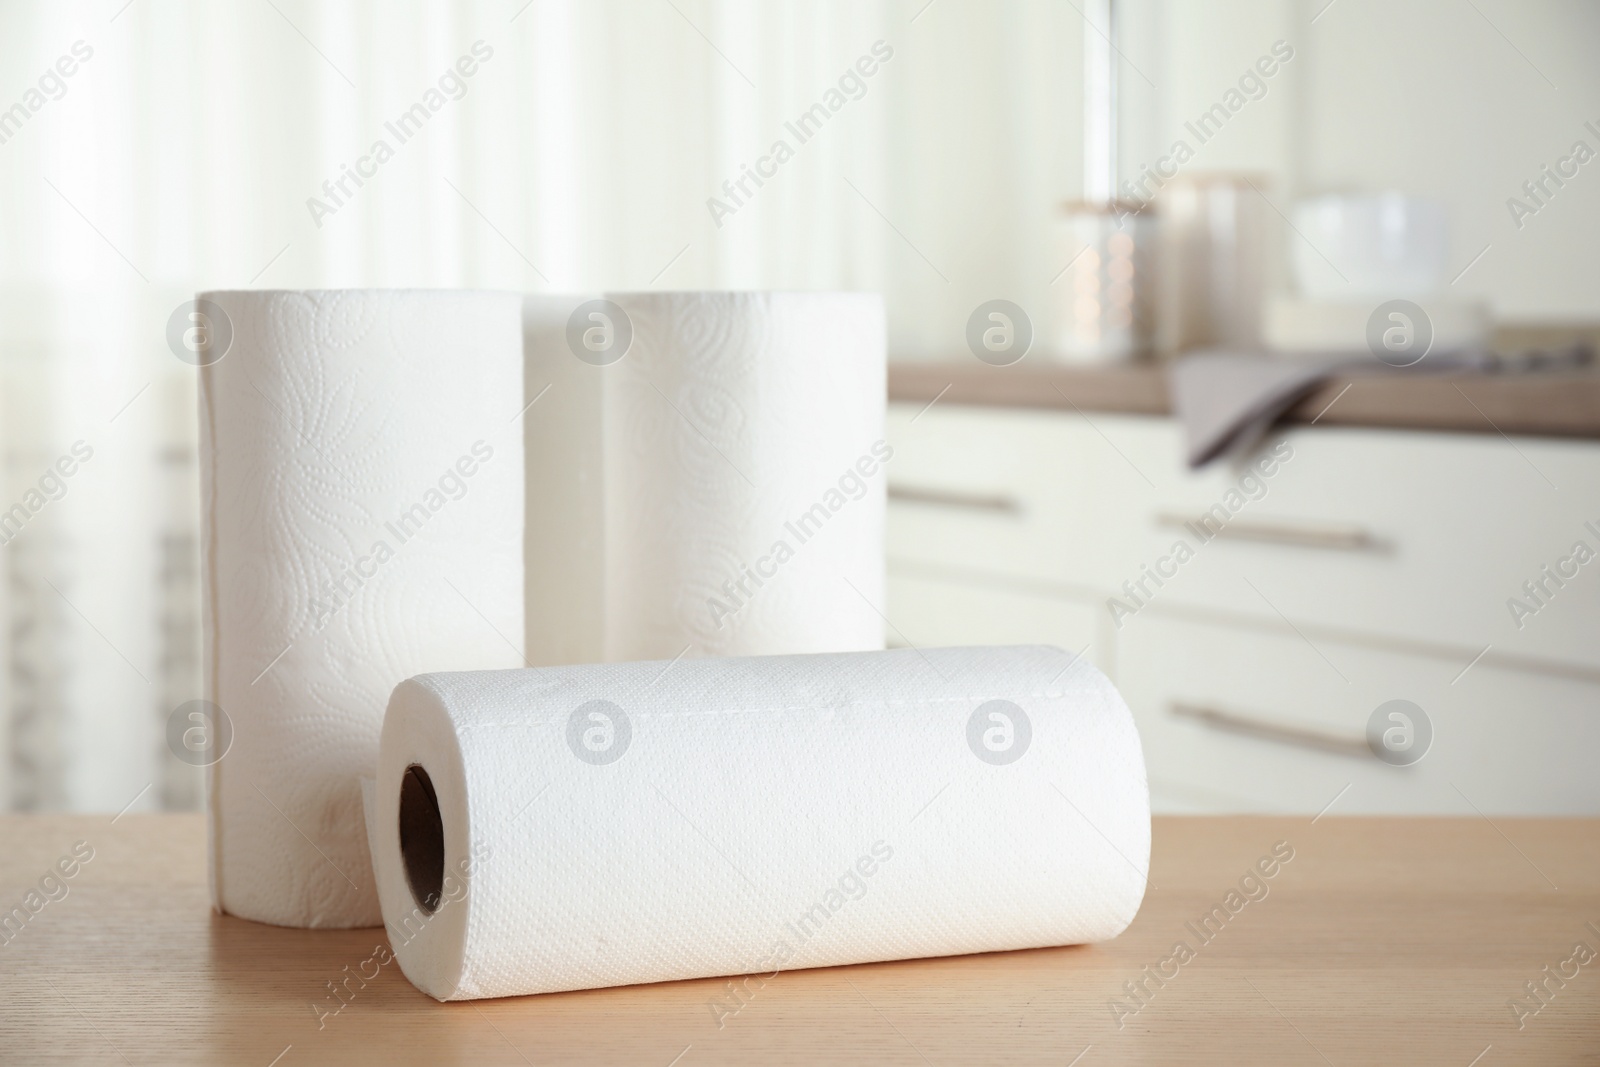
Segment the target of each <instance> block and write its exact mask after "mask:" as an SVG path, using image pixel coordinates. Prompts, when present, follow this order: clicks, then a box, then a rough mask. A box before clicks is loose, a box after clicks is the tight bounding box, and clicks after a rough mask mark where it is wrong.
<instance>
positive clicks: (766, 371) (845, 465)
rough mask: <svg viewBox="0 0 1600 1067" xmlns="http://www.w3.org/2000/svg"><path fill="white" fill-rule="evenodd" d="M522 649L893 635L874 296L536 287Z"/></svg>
mask: <svg viewBox="0 0 1600 1067" xmlns="http://www.w3.org/2000/svg"><path fill="white" fill-rule="evenodd" d="M524 316H525V330H526V334H527V349H528V372H527V390H528V392H527V399H528V400H529V401H535V406H534V407H532V408H531V409H530V412H529V417H528V419H527V432H528V441H527V454H528V457H529V467H528V556H527V576H528V578H527V581H528V590H527V601H528V605H529V616H528V656H529V660H530V661H531V662H533V663H536V664H538V663H544V664H556V663H590V662H601V661H615V660H639V659H653V658H663V659H667V658H672V657H674V656H679V655H687V656H691V657H693V656H711V655H716V656H732V655H761V654H769V653H791V652H827V651H849V650H860V649H881V648H882V647H883V619H882V617H881V616H879V615H878V613H877V611H878V609H881V608H882V607H883V585H884V579H883V566H884V563H883V551H884V550H883V524H884V501H885V482H886V479H887V470H886V467H885V465H886V464H887V463H888V462H889V460H890V457H891V456H892V450H891V448H890V447H889V445H888V444H887V442H886V441H885V440H884V390H885V361H884V318H883V302H882V299H881V298H880V297H878V296H877V295H876V294H866V293H609V294H605V295H604V296H601V295H598V294H591V295H587V296H560V297H554V296H536V297H530V298H529V299H528V302H527V305H526V308H525V312H524Z"/></svg>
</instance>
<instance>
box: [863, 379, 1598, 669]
mask: <svg viewBox="0 0 1600 1067" xmlns="http://www.w3.org/2000/svg"><path fill="white" fill-rule="evenodd" d="M916 414H917V409H915V408H911V407H910V406H902V405H894V406H892V407H891V414H890V421H889V426H890V438H891V441H892V443H893V444H894V447H895V458H894V462H893V465H892V466H891V468H890V471H889V482H890V486H891V493H892V494H893V495H892V496H891V500H890V509H889V556H890V558H891V559H893V560H907V561H916V562H923V563H930V564H942V565H946V566H951V567H962V568H965V569H968V570H970V571H972V572H974V573H991V574H1005V575H1010V576H1026V577H1031V578H1034V579H1040V580H1043V581H1046V582H1052V583H1059V584H1060V585H1061V587H1062V588H1064V589H1066V590H1067V591H1070V592H1075V593H1083V594H1085V595H1095V596H1096V597H1097V598H1098V599H1100V600H1101V604H1100V609H1101V610H1102V611H1104V612H1105V613H1106V615H1107V618H1108V619H1109V618H1110V616H1111V614H1112V608H1111V606H1110V604H1109V603H1107V601H1108V598H1110V597H1112V596H1116V597H1118V598H1119V599H1120V600H1121V602H1122V605H1123V606H1124V608H1138V609H1140V611H1139V614H1138V615H1137V619H1139V620H1141V621H1142V619H1143V618H1144V614H1143V606H1144V605H1145V604H1149V605H1150V606H1151V607H1153V608H1155V609H1156V610H1157V612H1158V613H1159V611H1160V610H1161V609H1162V608H1167V607H1180V608H1190V609H1192V608H1207V609H1213V610H1218V611H1222V612H1228V613H1238V614H1242V615H1244V616H1247V617H1253V618H1259V619H1265V620H1273V621H1277V620H1278V619H1279V618H1280V613H1281V615H1282V616H1286V617H1288V618H1290V619H1293V620H1296V621H1297V622H1299V621H1304V622H1311V623H1316V624H1320V625H1323V626H1325V627H1332V628H1335V629H1344V630H1348V631H1351V632H1355V633H1375V634H1387V635H1391V636H1393V637H1395V638H1397V639H1399V640H1403V641H1409V642H1412V643H1413V644H1418V645H1426V646H1431V647H1442V646H1453V648H1454V649H1455V651H1456V652H1457V653H1464V654H1463V656H1462V663H1463V664H1464V663H1465V661H1466V659H1468V658H1470V657H1471V656H1472V655H1474V654H1476V652H1477V651H1478V650H1480V649H1482V648H1483V647H1484V646H1485V645H1492V646H1493V647H1494V649H1495V652H1496V654H1497V655H1507V654H1509V655H1514V656H1524V657H1529V658H1531V659H1533V660H1547V661H1555V662H1565V663H1575V664H1585V665H1590V666H1597V667H1600V641H1596V640H1594V634H1595V633H1597V632H1600V559H1596V560H1595V561H1594V562H1592V563H1590V564H1588V565H1586V566H1584V567H1583V568H1581V569H1580V570H1579V572H1578V576H1577V577H1576V578H1574V579H1569V580H1568V581H1567V582H1566V584H1565V585H1564V586H1563V587H1561V588H1559V589H1557V588H1555V587H1554V586H1553V585H1552V586H1550V588H1551V589H1552V592H1553V595H1551V596H1549V597H1548V598H1547V603H1546V604H1545V605H1544V606H1542V607H1541V608H1540V610H1539V611H1538V612H1537V613H1536V614H1535V615H1533V616H1531V617H1528V618H1525V619H1523V620H1522V622H1523V625H1522V626H1521V627H1520V628H1519V627H1518V626H1517V625H1516V623H1515V621H1514V620H1513V618H1512V615H1511V612H1510V610H1509V608H1508V604H1507V601H1508V599H1510V598H1512V597H1514V596H1515V597H1522V596H1524V594H1523V592H1522V586H1523V583H1524V582H1526V581H1528V580H1530V579H1534V578H1538V577H1539V576H1540V575H1539V571H1540V568H1541V567H1542V566H1543V565H1545V564H1553V563H1555V562H1556V561H1557V560H1558V559H1560V558H1561V557H1563V556H1566V555H1567V554H1568V553H1569V552H1570V550H1571V549H1572V546H1573V544H1574V542H1576V541H1578V540H1580V539H1581V540H1583V541H1585V542H1586V543H1587V544H1588V545H1589V546H1590V548H1592V549H1594V550H1595V551H1596V552H1597V553H1600V535H1596V534H1594V533H1591V532H1590V531H1589V530H1587V528H1586V527H1585V525H1584V523H1585V522H1586V521H1593V522H1594V524H1595V526H1596V528H1597V529H1600V445H1597V444H1595V443H1592V442H1563V441H1548V440H1534V439H1527V438H1521V439H1518V440H1517V441H1516V442H1515V443H1514V444H1513V443H1511V442H1508V441H1507V440H1506V439H1504V438H1502V437H1499V436H1498V435H1488V434H1485V435H1469V434H1439V433H1409V432H1397V431H1380V430H1353V429H1326V430H1324V429H1302V430H1296V431H1293V432H1292V433H1290V434H1288V435H1287V437H1284V436H1283V435H1279V437H1278V438H1276V439H1277V440H1285V441H1287V444H1288V450H1287V451H1289V452H1290V454H1288V455H1287V457H1286V458H1280V459H1279V460H1277V461H1276V462H1275V464H1274V470H1273V472H1272V474H1271V475H1270V476H1269V477H1266V478H1264V479H1260V485H1261V486H1262V489H1259V490H1258V489H1257V488H1256V483H1255V482H1254V481H1250V482H1246V484H1245V488H1246V489H1247V490H1251V491H1253V492H1255V493H1256V495H1257V496H1258V497H1259V499H1255V500H1248V502H1245V501H1246V499H1247V495H1248V494H1243V493H1241V494H1240V495H1237V496H1234V497H1232V498H1231V500H1230V498H1229V496H1228V494H1229V490H1230V489H1235V488H1237V487H1238V486H1239V482H1240V477H1241V474H1242V473H1243V472H1241V471H1238V470H1232V469H1229V468H1227V467H1226V466H1223V465H1213V466H1211V467H1209V468H1207V469H1206V470H1205V471H1202V472H1200V473H1195V472H1191V471H1189V470H1188V469H1187V468H1186V467H1185V466H1184V464H1183V462H1182V454H1183V453H1182V440H1181V433H1180V429H1179V427H1178V426H1177V424H1176V423H1174V422H1173V421H1172V420H1169V419H1157V418H1145V417H1136V416H1117V415H1090V416H1089V417H1088V418H1084V417H1080V416H1078V415H1073V414H1061V413H1040V412H1018V411H1002V410H999V409H984V408H961V407H955V406H950V407H943V408H941V407H938V406H935V407H934V408H932V409H929V410H928V411H926V412H924V413H923V414H921V415H920V417H918V418H917V419H916V421H915V422H914V423H913V422H912V421H911V419H912V416H914V415H916ZM1090 420H1092V422H1091V421H1090ZM1547 479H1548V480H1547ZM1552 483H1553V484H1554V485H1556V486H1558V487H1559V489H1553V488H1551V484H1552ZM1219 503H1220V504H1223V506H1224V507H1227V506H1228V505H1229V504H1230V503H1233V504H1241V503H1242V506H1239V507H1237V509H1236V513H1235V514H1234V515H1233V517H1232V518H1231V519H1230V520H1229V523H1228V525H1227V526H1226V527H1225V531H1226V532H1225V533H1224V535H1223V536H1221V537H1218V538H1216V539H1213V540H1209V541H1206V540H1202V538H1201V537H1200V536H1199V535H1197V534H1196V533H1195V532H1194V531H1193V530H1192V529H1189V528H1184V527H1183V526H1182V525H1181V522H1182V520H1184V519H1189V518H1196V517H1199V516H1201V515H1202V514H1204V513H1206V512H1207V510H1208V509H1210V508H1211V507H1212V506H1213V505H1216V504H1219ZM1173 523H1177V524H1178V525H1173ZM1241 534H1245V535H1252V537H1253V539H1245V538H1244V537H1241V536H1239V535H1241ZM1180 540H1181V541H1183V542H1184V543H1186V544H1187V545H1188V546H1189V548H1190V550H1191V552H1192V557H1191V558H1189V559H1187V560H1185V561H1183V562H1181V563H1180V562H1178V561H1177V559H1176V556H1175V555H1174V554H1173V548H1174V546H1175V545H1176V544H1177V543H1178V542H1179V541H1180ZM1164 560H1165V562H1163V561H1164ZM1158 566H1159V567H1161V568H1162V569H1164V570H1166V571H1167V572H1168V575H1169V576H1168V577H1165V578H1164V579H1163V581H1162V583H1161V584H1159V585H1158V584H1157V583H1156V581H1155V579H1153V578H1151V577H1149V571H1150V569H1152V568H1156V567H1158ZM1141 582H1142V589H1138V588H1136V589H1135V591H1134V592H1133V593H1132V594H1131V595H1130V593H1129V592H1126V591H1125V590H1124V583H1132V584H1133V585H1134V586H1136V587H1137V586H1138V585H1139V583H1141ZM1119 613H1120V609H1119ZM1120 621H1122V622H1123V623H1124V624H1125V625H1129V626H1131V625H1134V624H1135V623H1134V622H1133V621H1130V620H1129V619H1127V618H1123V619H1121V620H1120Z"/></svg>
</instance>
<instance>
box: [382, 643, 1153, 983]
mask: <svg viewBox="0 0 1600 1067" xmlns="http://www.w3.org/2000/svg"><path fill="white" fill-rule="evenodd" d="M418 768H420V772H419V771H418V770H417V769H418ZM373 796H374V799H373V802H372V803H373V807H374V813H373V819H372V823H373V834H374V837H373V844H372V850H373V856H374V862H375V865H376V868H377V875H378V892H379V897H380V899H381V900H382V903H383V915H384V920H385V925H386V926H387V927H388V932H389V938H390V942H391V944H392V945H393V946H394V950H395V953H396V955H397V956H398V958H399V960H400V965H401V968H402V969H403V970H404V972H405V974H406V976H407V977H408V978H410V979H411V981H412V982H413V983H415V984H416V985H417V986H418V987H419V988H420V989H422V990H423V991H424V992H426V993H429V994H431V995H432V996H434V997H437V998H439V999H441V1000H463V999H472V998H476V997H497V996H509V995H515V994H523V993H543V992H553V991H557V990H564V989H580V988H589V987H597V986H611V985H624V984H632V983H638V982H655V981H665V980H671V979H679V978H693V977H703V976H710V975H741V974H754V975H764V976H767V977H770V976H771V975H772V974H773V973H774V972H776V971H779V970H789V969H793V968H799V967H815V966H826V965H835V964H845V963H859V962H865V961H871V960H888V959H904V958H914V957H922V956H935V955H951V954H958V953H969V952H986V951H993V950H1004V949H1020V948H1030V947H1037V946H1044V945H1062V944H1076V943H1081V942H1089V941H1099V940H1104V939H1106V938H1111V937H1115V936H1116V935H1117V934H1118V933H1120V932H1121V931H1122V930H1123V929H1124V928H1125V927H1126V926H1127V925H1128V923H1129V922H1130V921H1132V919H1133V916H1134V913H1135V912H1136V911H1137V910H1138V907H1139V903H1140V901H1141V899H1142V898H1143V893H1144V886H1145V879H1146V872H1147V870H1148V865H1149V850H1150V804H1149V792H1148V789H1147V787H1146V782H1145V772H1144V763H1143V759H1142V756H1141V753H1140V747H1139V737H1138V734H1137V732H1136V731H1135V729H1134V724H1133V719H1132V717H1131V716H1130V714H1129V712H1128V709H1127V706H1126V705H1125V704H1124V703H1123V702H1122V699H1121V697H1119V696H1118V695H1117V692H1116V690H1115V689H1114V688H1113V687H1112V686H1111V683H1110V682H1108V681H1107V680H1106V678H1105V677H1104V676H1103V675H1101V674H1100V673H1099V672H1098V671H1096V670H1095V669H1094V668H1093V667H1092V666H1090V665H1089V664H1088V663H1086V662H1084V661H1082V660H1078V659H1074V657H1072V656H1071V655H1070V654H1068V653H1066V652H1063V651H1061V650H1060V649H1055V648H1047V647H1019V648H960V649H935V650H928V651H918V650H914V649H911V650H896V651H890V652H867V653H844V654H827V655H812V656H772V657H754V658H741V659H703V660H687V659H685V660H681V661H678V662H677V663H671V662H652V663H627V664H611V665H590V666H577V667H548V668H534V669H530V670H514V671H481V672H470V673H457V674H431V675H423V676H421V677H418V678H413V679H410V680H408V681H406V682H403V683H402V684H401V685H399V686H398V687H397V688H396V689H395V692H394V695H393V697H392V698H391V699H390V702H389V711H388V716H387V718H386V719H385V721H384V727H383V741H382V750H381V754H380V757H379V763H378V779H377V784H376V788H375V790H374V791H373Z"/></svg>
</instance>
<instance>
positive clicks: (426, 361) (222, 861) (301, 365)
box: [200, 290, 524, 927]
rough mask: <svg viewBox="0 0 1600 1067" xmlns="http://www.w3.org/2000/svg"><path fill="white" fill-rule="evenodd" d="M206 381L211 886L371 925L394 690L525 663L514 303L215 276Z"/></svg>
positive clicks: (283, 916)
mask: <svg viewBox="0 0 1600 1067" xmlns="http://www.w3.org/2000/svg"><path fill="white" fill-rule="evenodd" d="M203 299H206V300H210V301H213V302H214V303H215V304H216V305H218V306H219V307H220V308H222V309H223V311H224V312H225V314H226V316H227V318H228V319H229V320H230V325H231V329H232V343H231V345H230V347H229V349H228V350H227V352H226V354H225V355H224V356H223V358H221V360H220V361H218V362H216V363H215V364H213V365H211V366H208V367H206V368H204V370H203V371H202V375H201V389H200V423H201V444H202V448H201V455H202V465H201V483H202V484H201V491H202V523H203V531H202V544H203V560H202V568H203V580H204V602H205V603H204V608H205V685H206V692H207V699H209V700H211V701H213V702H214V703H216V704H217V705H218V706H220V708H221V709H222V711H223V713H224V714H225V715H226V716H227V718H228V721H229V722H230V723H231V724H232V727H233V739H232V743H231V747H230V748H229V750H228V752H227V754H226V755H224V756H223V757H222V759H221V760H220V761H218V762H217V763H215V764H214V765H212V766H211V767H210V769H209V771H208V781H207V792H208V805H207V811H208V820H209V832H210V835H211V842H210V843H211V875H212V888H213V896H214V902H215V903H216V905H217V906H218V907H219V908H220V909H221V910H223V911H226V912H228V913H230V914H234V915H239V916H243V917H245V918H250V919H256V920H260V921H264V922H271V923H278V924H282V925H287V926H324V927H350V926H368V925H377V924H378V923H379V921H380V916H379V911H378V901H377V894H376V891H375V886H374V881H373V876H372V872H371V865H370V861H369V857H368V852H367V842H366V835H365V833H364V826H363V819H362V810H361V797H360V789H359V786H358V784H357V778H358V776H359V775H363V774H365V775H370V774H372V773H373V771H374V768H375V767H376V762H377V752H378V735H379V730H380V728H381V725H382V721H383V713H384V708H385V705H386V703H387V701H388V699H389V695H390V692H391V691H392V690H393V689H394V687H395V685H396V684H397V683H399V682H400V681H402V680H403V679H405V678H408V677H410V676H412V675H415V674H418V673H421V672H424V671H438V670H465V669H482V668H493V667H512V666H520V665H522V664H523V662H524V660H523V656H522V650H523V645H524V624H523V598H522V590H523V559H522V551H523V511H524V508H523V493H524V476H523V469H524V468H523V448H522V446H523V441H522V426H521V422H520V420H519V418H518V410H519V408H520V407H521V406H522V402H521V399H520V397H521V394H522V375H523V367H522V345H521V327H520V309H521V297H520V296H517V295H512V294H500V293H483V292H445V291H362V290H350V291H320V292H217V293H207V294H203Z"/></svg>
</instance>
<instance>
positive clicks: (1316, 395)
mask: <svg viewBox="0 0 1600 1067" xmlns="http://www.w3.org/2000/svg"><path fill="white" fill-rule="evenodd" d="M1347 390H1348V391H1347ZM941 394H942V395H941ZM936 396H937V397H939V403H941V404H977V405H983V406H990V407H1014V408H1046V409H1053V410H1060V411H1072V410H1074V408H1075V407H1076V408H1079V409H1082V410H1083V411H1091V412H1099V411H1105V412H1118V413H1123V414H1129V415H1170V414H1172V404H1171V401H1170V400H1169V398H1168V396H1167V380H1166V372H1165V371H1164V370H1162V369H1161V368H1160V367H1157V366H1151V365H1136V366H1122V367H1072V366H1067V365H1062V364H1049V363H1042V362H1040V363H1033V362H1030V361H1029V360H1024V361H1022V362H1021V363H1018V364H1015V365H1013V366H1010V367H991V366H989V365H987V364H984V363H980V362H978V361H977V360H976V359H972V358H968V359H967V360H965V361H960V360H950V361H944V360H940V361H930V362H911V361H895V362H891V363H890V364H889V399H890V400H891V401H903V402H905V403H908V404H916V405H918V406H920V405H923V404H927V403H928V402H929V401H931V400H933V398H934V397H936ZM1319 414H1320V415H1321V418H1318V415H1319ZM1313 420H1315V421H1316V422H1317V425H1319V426H1374V427H1388V428H1393V429H1407V430H1448V431H1454V432H1459V433H1507V434H1528V435H1533V436H1547V437H1589V438H1600V373H1595V372H1592V371H1549V372H1529V373H1520V374H1467V373H1462V374H1426V375H1421V374H1419V375H1414V376H1413V375H1403V374H1385V375H1381V376H1380V375H1353V376H1349V377H1338V378H1333V379H1330V380H1329V381H1327V382H1326V383H1324V384H1323V385H1321V386H1319V387H1318V388H1316V389H1314V390H1313V391H1312V392H1311V393H1310V394H1309V395H1308V396H1306V398H1305V399H1304V400H1302V401H1301V402H1300V403H1299V404H1297V405H1296V406H1295V407H1293V408H1291V409H1290V410H1289V412H1288V414H1287V415H1286V416H1285V421H1287V422H1290V423H1309V422H1311V421H1313Z"/></svg>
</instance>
